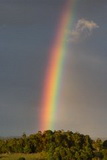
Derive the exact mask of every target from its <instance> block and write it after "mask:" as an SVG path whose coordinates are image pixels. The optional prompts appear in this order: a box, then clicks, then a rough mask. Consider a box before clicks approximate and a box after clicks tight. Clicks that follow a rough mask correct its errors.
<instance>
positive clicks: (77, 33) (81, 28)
mask: <svg viewBox="0 0 107 160" xmlns="http://www.w3.org/2000/svg"><path fill="white" fill-rule="evenodd" d="M96 28H99V26H98V25H97V24H96V23H95V22H94V21H88V20H85V19H79V20H78V22H77V24H76V26H75V29H74V30H72V31H71V32H70V31H69V32H68V34H69V36H68V37H69V38H68V40H69V41H72V42H77V41H79V40H80V39H85V38H87V37H88V36H90V35H91V34H92V31H93V30H94V29H96Z"/></svg>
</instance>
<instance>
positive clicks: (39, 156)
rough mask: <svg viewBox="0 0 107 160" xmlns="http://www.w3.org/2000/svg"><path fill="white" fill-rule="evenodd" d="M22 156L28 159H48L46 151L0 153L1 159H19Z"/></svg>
mask: <svg viewBox="0 0 107 160" xmlns="http://www.w3.org/2000/svg"><path fill="white" fill-rule="evenodd" d="M20 157H24V158H25V159H26V160H46V153H45V152H42V153H36V154H21V153H19V154H18V153H17V154H0V160H18V159H19V158H20Z"/></svg>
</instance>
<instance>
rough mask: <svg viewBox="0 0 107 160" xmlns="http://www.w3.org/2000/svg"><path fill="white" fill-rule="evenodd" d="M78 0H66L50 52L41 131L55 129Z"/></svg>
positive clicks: (42, 103) (43, 97)
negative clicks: (63, 72)
mask: <svg viewBox="0 0 107 160" xmlns="http://www.w3.org/2000/svg"><path fill="white" fill-rule="evenodd" d="M75 1H76V0H65V4H64V8H63V10H62V14H61V16H60V18H59V23H58V26H57V31H56V35H55V39H54V43H53V44H52V46H51V49H50V51H49V60H48V62H49V63H48V65H47V70H46V76H45V81H44V88H43V95H42V100H41V113H40V130H41V131H44V130H47V129H53V127H54V119H55V115H56V109H57V104H58V96H59V92H60V86H61V85H60V84H61V76H62V69H63V64H64V58H65V54H66V52H67V41H66V38H67V29H69V26H71V24H72V21H73V16H72V14H73V8H74V4H75Z"/></svg>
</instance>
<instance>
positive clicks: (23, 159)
mask: <svg viewBox="0 0 107 160" xmlns="http://www.w3.org/2000/svg"><path fill="white" fill-rule="evenodd" d="M18 160H26V159H25V158H24V157H20V158H19V159H18Z"/></svg>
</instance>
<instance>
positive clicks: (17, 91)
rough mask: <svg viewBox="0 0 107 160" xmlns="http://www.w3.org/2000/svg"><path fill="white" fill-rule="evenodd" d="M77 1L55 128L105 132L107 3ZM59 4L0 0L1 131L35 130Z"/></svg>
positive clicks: (57, 0) (103, 0)
mask: <svg viewBox="0 0 107 160" xmlns="http://www.w3.org/2000/svg"><path fill="white" fill-rule="evenodd" d="M74 1H75V0H74ZM76 3H77V4H76V7H75V15H74V21H73V25H72V28H70V29H69V31H68V39H67V43H68V50H67V55H66V58H65V65H64V68H63V75H62V87H61V93H60V97H59V106H58V109H57V113H56V117H55V129H64V130H72V131H74V132H75V131H79V132H81V133H84V134H90V135H91V136H93V137H107V129H106V122H107V116H106V113H107V106H106V105H107V98H106V97H107V85H106V82H107V45H106V42H107V36H106V34H107V23H106V17H107V2H106V0H77V2H76ZM63 5H64V0H54V1H53V0H0V136H13V135H21V134H22V133H23V132H26V133H27V134H30V133H34V132H37V131H38V128H39V126H38V124H39V121H38V115H39V111H40V99H41V92H42V88H43V79H44V76H45V71H46V66H47V60H48V50H49V47H50V45H51V43H52V40H53V37H54V35H55V33H56V32H55V31H56V23H58V22H59V19H58V18H59V17H60V14H61V8H62V6H63ZM92 23H94V24H95V25H94V26H93V25H92ZM81 25H82V26H81ZM90 25H91V26H92V28H91V30H90V28H89V26H90ZM78 26H79V27H78ZM78 28H79V29H78ZM84 28H85V29H84ZM75 35H76V36H77V37H76V38H75Z"/></svg>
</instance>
